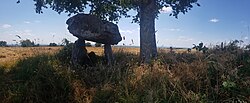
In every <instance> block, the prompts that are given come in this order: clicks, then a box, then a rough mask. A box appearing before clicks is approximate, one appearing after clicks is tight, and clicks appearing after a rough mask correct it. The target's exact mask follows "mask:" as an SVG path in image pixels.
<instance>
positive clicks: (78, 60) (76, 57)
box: [71, 38, 89, 66]
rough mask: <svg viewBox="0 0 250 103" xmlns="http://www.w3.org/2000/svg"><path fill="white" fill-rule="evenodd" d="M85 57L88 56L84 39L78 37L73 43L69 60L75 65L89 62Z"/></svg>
mask: <svg viewBox="0 0 250 103" xmlns="http://www.w3.org/2000/svg"><path fill="white" fill-rule="evenodd" d="M86 58H88V56H87V49H86V48H85V40H84V39H80V38H79V39H77V40H76V41H75V43H74V46H73V50H72V57H71V61H72V63H73V65H75V66H76V65H83V64H86V63H88V62H89V60H87V59H86Z"/></svg>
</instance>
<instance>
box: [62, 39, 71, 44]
mask: <svg viewBox="0 0 250 103" xmlns="http://www.w3.org/2000/svg"><path fill="white" fill-rule="evenodd" d="M69 43H70V41H69V40H68V39H66V38H63V40H62V45H69Z"/></svg>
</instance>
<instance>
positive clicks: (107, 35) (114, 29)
mask: <svg viewBox="0 0 250 103" xmlns="http://www.w3.org/2000/svg"><path fill="white" fill-rule="evenodd" d="M66 24H67V25H68V30H69V32H70V33H71V34H73V35H74V36H76V37H77V38H78V40H77V41H76V42H75V45H74V47H73V51H72V62H73V63H74V64H77V63H80V64H81V62H85V61H84V59H83V58H86V57H85V56H87V53H85V52H84V51H85V50H86V48H85V40H88V41H93V42H98V43H102V44H104V53H105V58H106V59H107V61H108V65H110V64H111V63H112V61H113V53H112V48H111V45H114V44H118V43H119V42H120V41H121V40H122V37H121V35H120V32H119V29H118V26H117V25H116V24H114V23H112V22H109V21H106V20H101V19H100V18H98V17H97V16H94V15H90V14H77V15H75V16H73V17H71V18H69V19H68V20H67V21H66ZM79 50H83V52H82V53H85V54H81V52H80V51H79ZM84 55H85V56H84ZM87 57H88V56H87Z"/></svg>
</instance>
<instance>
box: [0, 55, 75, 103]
mask: <svg viewBox="0 0 250 103" xmlns="http://www.w3.org/2000/svg"><path fill="white" fill-rule="evenodd" d="M56 65H57V64H56V61H55V59H54V58H53V57H51V56H47V55H39V56H36V57H30V58H26V59H23V60H20V61H19V62H17V65H16V66H15V67H13V68H12V69H11V70H10V71H9V72H8V73H7V75H8V78H6V80H4V86H2V85H0V86H1V89H0V99H1V102H7V103H8V102H9V103H10V102H18V103H21V102H26V103H38V102H39V103H40V102H44V103H55V102H61V103H62V102H70V101H72V99H71V95H73V94H72V92H71V91H72V89H71V85H70V79H69V78H70V75H69V74H67V75H65V74H64V73H63V72H64V71H63V69H57V68H55V67H57V66H56ZM1 82H2V81H1ZM1 82H0V84H1ZM2 93H3V94H2ZM2 96H4V97H5V98H1V97H2Z"/></svg>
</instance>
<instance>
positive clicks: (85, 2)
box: [18, 0, 200, 22]
mask: <svg viewBox="0 0 250 103" xmlns="http://www.w3.org/2000/svg"><path fill="white" fill-rule="evenodd" d="M197 1H198V0H158V1H156V5H155V6H156V7H155V11H156V12H158V13H159V10H160V9H162V7H164V6H165V7H168V6H171V7H172V9H173V13H171V14H170V16H174V17H176V18H177V16H178V14H179V13H183V14H185V13H186V12H188V10H191V8H193V5H192V4H196V5H197V6H200V5H199V4H198V3H197ZM34 2H35V6H36V12H37V13H43V11H42V9H43V8H51V9H52V10H54V11H56V12H58V13H59V14H60V13H62V12H65V13H68V14H69V15H70V14H72V13H74V14H75V13H81V12H86V10H88V9H86V8H87V7H89V8H90V9H89V13H90V14H94V15H98V16H99V17H101V18H103V19H106V20H109V21H118V20H119V19H120V18H121V16H125V17H133V20H134V22H138V21H139V12H140V8H141V7H142V5H147V4H148V3H149V2H152V0H143V1H142V0H109V1H105V0H81V1H74V0H46V1H43V0H34ZM18 3H20V2H18ZM131 9H132V10H136V11H137V12H138V13H137V14H136V15H130V14H128V11H129V10H131ZM156 17H157V16H156Z"/></svg>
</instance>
